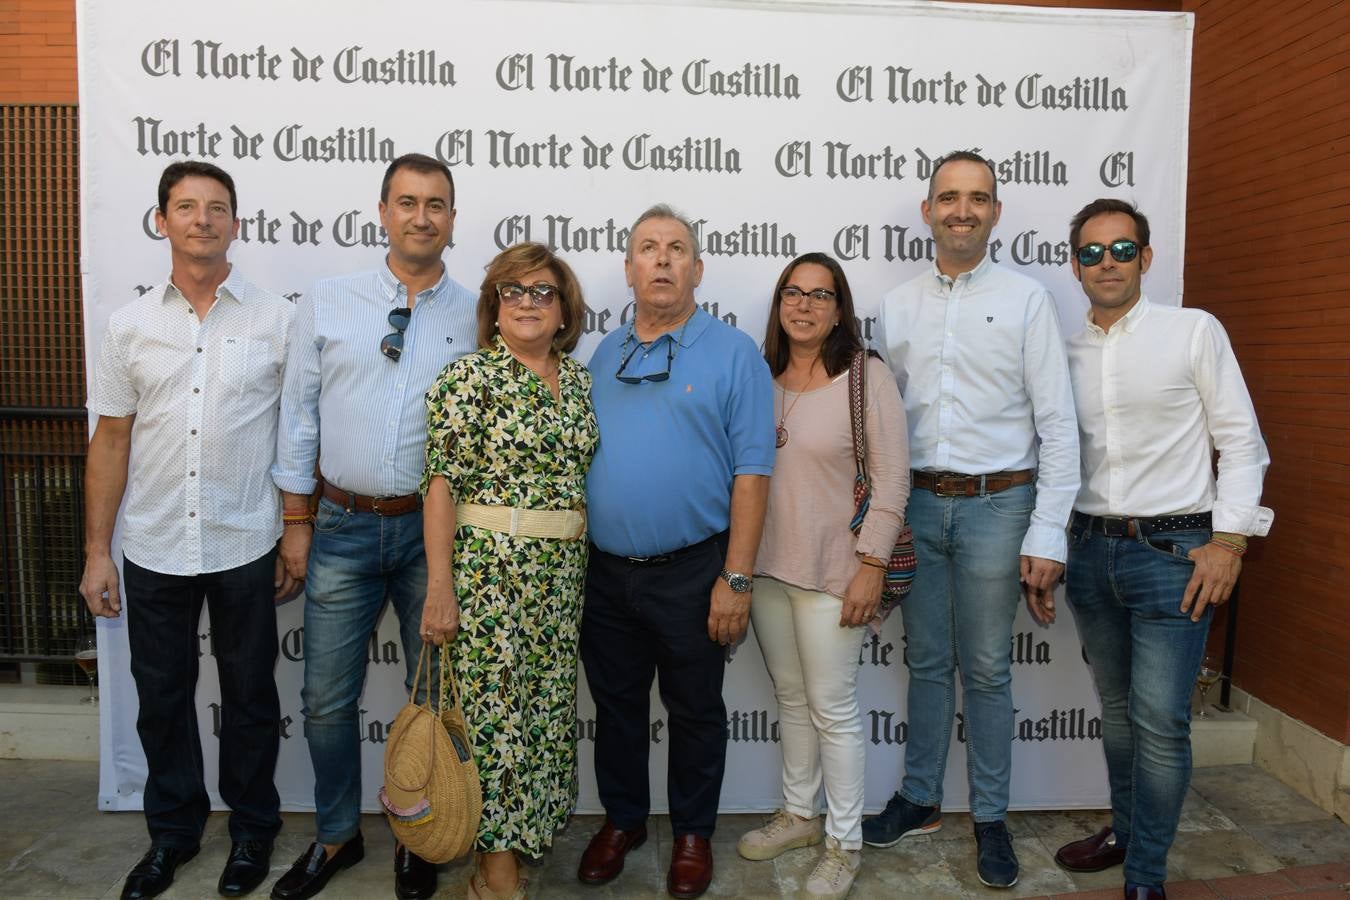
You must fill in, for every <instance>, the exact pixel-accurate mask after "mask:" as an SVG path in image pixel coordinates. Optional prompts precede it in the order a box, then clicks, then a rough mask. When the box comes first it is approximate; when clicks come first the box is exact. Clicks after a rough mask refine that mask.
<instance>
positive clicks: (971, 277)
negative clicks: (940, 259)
mask: <svg viewBox="0 0 1350 900" xmlns="http://www.w3.org/2000/svg"><path fill="white" fill-rule="evenodd" d="M993 267H994V261H993V260H991V259H990V258H989V251H988V250H985V252H984V256H983V257H981V258H980V261H979V263H978V264H977V265H976V266H975V268H973V269H971V270H970V271H968V272H962V273H961V274H960V275H957V276H956V277H955V278H951V277H949V276H947V275H944V274H942V270H941V269H939V268H938V264H937V260H936V259H934V260H933V276H934V277H935V278H937V280H938V283H940V284H941V285H943V286H944V287H951V286H952V285H953V284H955V283H956V282H958V281H960V280H961V279H962V278H964V279H966V281H968V282H973V281H979V280H980V279H981V278H983V277H984V276H985V275H986V274H987V273H988V272H989V270H990V269H992V268H993Z"/></svg>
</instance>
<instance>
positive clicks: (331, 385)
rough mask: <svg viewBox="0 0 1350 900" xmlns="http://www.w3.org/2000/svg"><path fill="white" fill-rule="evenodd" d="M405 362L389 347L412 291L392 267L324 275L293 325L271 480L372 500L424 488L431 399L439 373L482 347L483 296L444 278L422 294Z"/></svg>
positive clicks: (294, 488) (407, 336)
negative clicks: (320, 483)
mask: <svg viewBox="0 0 1350 900" xmlns="http://www.w3.org/2000/svg"><path fill="white" fill-rule="evenodd" d="M416 299H417V302H416V303H415V304H413V310H412V317H411V321H409V323H408V328H407V330H406V331H405V332H404V334H403V354H402V356H401V358H400V359H399V360H398V362H395V361H394V360H391V359H389V358H388V357H386V356H385V355H384V354H382V353H381V352H380V341H381V340H382V339H383V338H384V336H385V335H386V334H389V333H390V332H392V331H393V330H394V327H393V326H392V325H390V324H389V312H390V310H392V309H393V308H394V307H396V306H402V307H406V306H407V305H408V292H407V288H405V287H404V286H403V284H402V283H401V282H400V281H399V280H398V279H397V278H396V277H395V276H394V273H393V272H391V271H390V270H389V266H388V264H387V263H386V264H385V265H383V266H381V267H380V268H378V269H376V270H374V271H370V272H360V273H357V274H353V275H344V276H342V277H339V278H330V279H326V280H324V281H320V282H319V283H317V284H316V285H314V288H313V289H312V290H311V291H310V292H309V293H308V294H307V295H306V296H305V297H303V298H302V299H301V300H300V303H299V308H298V309H297V310H296V315H295V320H294V322H293V323H292V325H291V338H290V350H289V353H290V355H289V358H288V359H287V364H286V382H285V385H284V387H283V388H282V393H281V427H280V429H279V431H278V435H277V461H276V464H275V465H274V466H273V467H272V480H273V481H274V482H276V485H277V487H279V488H281V489H282V490H283V491H289V492H291V493H294V494H308V493H310V492H311V491H313V490H314V486H315V478H314V459H315V456H316V454H317V456H318V459H319V469H320V470H321V471H322V472H323V476H324V478H325V479H326V480H327V481H328V482H329V483H330V484H335V485H337V486H339V487H341V488H342V489H343V490H347V491H352V492H354V493H357V494H366V495H369V496H372V497H390V496H399V495H402V494H411V493H413V492H414V491H416V490H417V482H418V479H419V478H421V476H422V465H423V462H424V461H425V458H426V440H427V411H426V401H425V395H426V391H427V389H428V388H430V387H431V384H432V382H433V381H435V380H436V376H437V375H438V374H440V371H441V370H442V369H443V368H445V367H446V366H447V365H449V364H450V363H451V362H453V361H454V360H456V359H458V358H459V357H461V356H463V355H464V354H466V353H470V352H472V351H473V350H474V349H476V346H477V338H476V332H477V319H476V309H477V304H478V298H477V296H476V295H475V294H474V293H473V292H472V291H470V290H469V289H468V288H466V287H464V286H463V285H461V284H459V283H458V282H456V281H455V280H454V279H452V278H450V276H449V274H442V275H441V279H440V281H438V282H436V284H435V286H434V287H432V288H430V289H429V290H425V291H422V292H421V293H419V294H418V295H417V298H416Z"/></svg>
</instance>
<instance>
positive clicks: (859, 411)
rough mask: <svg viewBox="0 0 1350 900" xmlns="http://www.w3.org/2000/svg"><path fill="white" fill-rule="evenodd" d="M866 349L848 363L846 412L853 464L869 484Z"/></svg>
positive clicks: (859, 474) (854, 355)
mask: <svg viewBox="0 0 1350 900" xmlns="http://www.w3.org/2000/svg"><path fill="white" fill-rule="evenodd" d="M866 366H867V351H866V350H859V351H858V352H857V353H855V354H853V359H851V360H849V364H848V413H849V421H850V422H851V424H852V426H853V466H854V469H855V470H856V471H857V473H858V478H860V479H862V481H863V483H864V484H870V483H871V482H870V481H869V479H868V477H867V377H866V371H867V370H866Z"/></svg>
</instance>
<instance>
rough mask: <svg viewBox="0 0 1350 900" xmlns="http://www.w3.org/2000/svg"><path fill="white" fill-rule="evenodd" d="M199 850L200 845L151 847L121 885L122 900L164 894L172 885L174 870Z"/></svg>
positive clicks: (133, 899)
mask: <svg viewBox="0 0 1350 900" xmlns="http://www.w3.org/2000/svg"><path fill="white" fill-rule="evenodd" d="M200 849H201V845H200V844H193V845H192V846H191V847H151V848H150V852H148V853H146V854H145V855H144V856H142V857H141V861H140V862H138V863H136V865H135V866H134V867H133V868H132V870H131V873H130V874H129V875H127V880H126V883H125V884H123V885H122V900H144V898H146V897H157V896H159V895H160V894H162V893H164V892H165V891H167V890H168V889H169V885H171V884H173V873H174V870H175V869H177V868H178V867H179V866H181V865H182V864H183V863H185V862H187V861H188V860H190V859H192V857H194V856H196V855H197V851H198V850H200Z"/></svg>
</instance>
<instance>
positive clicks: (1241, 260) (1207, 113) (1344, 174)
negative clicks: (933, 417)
mask: <svg viewBox="0 0 1350 900" xmlns="http://www.w3.org/2000/svg"><path fill="white" fill-rule="evenodd" d="M1183 7H1184V8H1185V9H1186V10H1187V11H1190V12H1194V13H1195V14H1196V28H1195V53H1194V66H1193V74H1192V96H1191V150H1190V176H1189V185H1188V194H1187V206H1188V211H1187V226H1188V227H1187V242H1186V273H1185V274H1186V303H1187V304H1189V305H1194V306H1200V307H1203V308H1205V309H1208V310H1210V311H1211V312H1213V313H1214V314H1215V315H1217V316H1218V317H1219V319H1220V320H1221V321H1222V322H1223V323H1224V325H1225V327H1227V329H1228V332H1229V334H1230V335H1231V337H1232V339H1233V344H1234V346H1235V348H1236V350H1237V355H1238V359H1239V361H1240V362H1241V363H1242V368H1243V372H1244V374H1245V375H1246V379H1247V384H1248V386H1249V387H1250V388H1251V391H1252V396H1253V399H1254V400H1255V403H1256V410H1257V414H1258V416H1259V417H1260V420H1261V426H1262V430H1263V431H1264V432H1265V435H1266V440H1267V442H1268V444H1269V446H1270V454H1271V458H1272V464H1271V468H1270V473H1269V475H1268V476H1267V478H1266V491H1265V499H1264V501H1263V502H1264V503H1265V504H1266V505H1267V506H1270V507H1272V508H1274V510H1275V527H1274V528H1273V530H1272V531H1271V535H1270V537H1269V538H1267V539H1266V540H1264V541H1257V542H1254V548H1255V549H1254V550H1253V551H1252V552H1251V554H1250V555H1249V557H1248V566H1247V569H1246V572H1245V573H1244V575H1243V579H1242V597H1241V610H1240V614H1239V616H1238V647H1237V669H1236V672H1235V679H1234V680H1235V681H1236V683H1237V684H1238V685H1239V686H1240V687H1242V688H1244V689H1246V690H1248V691H1250V692H1251V693H1252V694H1255V695H1256V696H1258V697H1260V698H1261V699H1262V700H1265V701H1266V702H1268V703H1271V704H1273V705H1274V706H1276V707H1278V708H1279V709H1281V710H1283V711H1285V712H1287V713H1289V714H1290V715H1292V716H1294V717H1295V718H1297V719H1301V720H1303V721H1304V722H1307V723H1308V724H1310V725H1312V726H1313V727H1315V728H1317V729H1318V730H1319V731H1322V732H1324V733H1325V734H1327V735H1330V736H1331V737H1333V738H1335V739H1336V740H1338V741H1340V742H1342V743H1350V254H1347V252H1346V251H1347V247H1350V15H1347V14H1346V11H1345V8H1344V5H1343V4H1341V3H1338V2H1336V0H1312V2H1303V0H1298V2H1290V0H1279V2H1268V0H1237V2H1235V0H1223V2H1219V0H1208V2H1195V0H1187V2H1185V3H1183Z"/></svg>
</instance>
